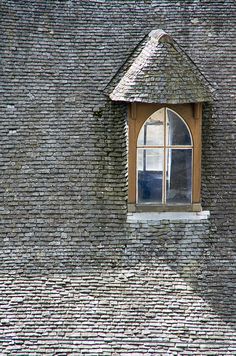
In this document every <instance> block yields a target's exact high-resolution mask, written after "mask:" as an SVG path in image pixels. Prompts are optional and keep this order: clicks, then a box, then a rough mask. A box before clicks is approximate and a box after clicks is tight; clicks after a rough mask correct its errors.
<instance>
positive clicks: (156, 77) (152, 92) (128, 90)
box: [109, 30, 212, 104]
mask: <svg viewBox="0 0 236 356" xmlns="http://www.w3.org/2000/svg"><path fill="white" fill-rule="evenodd" d="M136 51H137V52H138V51H139V48H137V49H136ZM132 56H133V57H134V58H135V53H134V54H132ZM119 75H120V71H119V72H118V73H117V77H118V76H119ZM119 79H120V78H119ZM109 96H110V98H111V99H112V100H115V101H126V102H145V103H170V104H178V103H191V102H205V101H211V100H212V95H211V87H210V85H209V83H208V82H207V81H206V79H205V77H204V76H203V75H202V74H201V72H200V71H199V69H198V68H197V66H196V65H195V64H194V63H193V62H192V60H191V59H190V58H189V57H188V56H187V54H186V53H185V52H184V51H183V50H182V49H181V48H180V47H179V46H178V44H177V43H176V42H175V41H174V40H173V39H172V38H171V37H170V36H169V35H167V34H166V33H165V32H164V31H162V30H154V31H151V32H150V34H149V38H148V40H147V41H146V43H145V46H144V48H142V50H141V52H140V53H139V54H138V55H137V56H136V58H135V59H134V60H133V62H132V63H131V65H130V67H129V69H128V70H127V71H126V72H125V74H124V75H123V77H122V78H121V79H120V80H119V82H118V84H117V85H116V86H115V88H113V90H112V92H111V93H110V95H109Z"/></svg>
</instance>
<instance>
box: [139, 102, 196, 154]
mask: <svg viewBox="0 0 236 356" xmlns="http://www.w3.org/2000/svg"><path fill="white" fill-rule="evenodd" d="M192 144H193V142H192V135H191V132H190V130H189V128H188V126H187V124H186V122H185V121H184V119H183V118H182V117H181V116H180V115H178V114H177V113H176V112H175V111H173V110H171V109H169V108H162V109H159V110H157V111H155V112H154V113H153V114H152V115H151V116H150V117H149V118H148V119H147V120H146V121H145V123H144V124H143V126H142V128H141V130H140V132H139V135H138V141H137V145H138V146H161V147H162V146H192Z"/></svg>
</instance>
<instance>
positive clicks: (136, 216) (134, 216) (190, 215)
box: [127, 210, 210, 223]
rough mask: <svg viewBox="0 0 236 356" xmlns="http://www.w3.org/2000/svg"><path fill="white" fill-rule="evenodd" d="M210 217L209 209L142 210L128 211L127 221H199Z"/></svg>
mask: <svg viewBox="0 0 236 356" xmlns="http://www.w3.org/2000/svg"><path fill="white" fill-rule="evenodd" d="M209 217H210V211H208V210H206V211H200V212H179V211H178V212H177V211H176V212H169V211H166V212H155V213H154V212H153V213H152V212H143V213H128V214H127V222H130V223H135V222H146V221H160V220H169V221H199V220H208V219H209Z"/></svg>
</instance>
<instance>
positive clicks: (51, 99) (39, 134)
mask: <svg viewBox="0 0 236 356" xmlns="http://www.w3.org/2000/svg"><path fill="white" fill-rule="evenodd" d="M234 13H235V4H234V1H230V0H228V1H219V0H218V1H216V2H214V3H213V2H211V1H186V2H184V3H183V4H182V2H177V1H165V0H163V1H161V2H160V1H128V0H127V1H126V0H122V1H121V0H119V1H118V0H115V1H112V2H111V1H107V0H95V1H93V0H91V1H83V0H80V1H73V0H71V1H64V0H63V1H46V0H45V1H40V2H39V1H36V0H33V1H30V2H28V1H13V0H2V1H1V2H0V16H1V21H0V52H1V56H0V58H1V66H0V98H1V100H0V112H1V116H0V117H1V125H0V136H1V139H0V165H1V169H0V182H1V185H0V189H1V192H0V214H1V216H0V218H1V220H0V221H1V239H0V244H1V248H0V265H1V269H0V289H1V294H0V298H1V303H0V309H1V317H0V352H1V354H2V355H80V354H81V355H82V354H84V355H113V356H115V355H124V356H125V355H187V354H189V355H234V354H235V353H236V335H235V304H236V303H235V242H234V232H235V226H234V223H235V209H234V205H233V203H234V202H235V200H234V199H235V171H234V165H233V161H234V160H235V157H234V156H235V155H234V152H233V145H234V140H235V136H234V135H235V130H234V126H233V118H234V114H235V100H234V91H233V90H234V89H235V81H234V77H233V75H234V68H233V63H235V52H234V46H235V44H234V42H235V41H234V38H235V26H234V23H235V17H234ZM156 28H163V29H164V30H165V31H166V32H169V33H170V34H171V35H173V37H174V38H175V39H176V40H177V41H178V43H179V44H180V45H181V46H182V48H183V49H184V50H185V51H186V53H187V54H188V55H190V57H191V58H192V59H193V60H194V62H195V63H196V64H197V65H198V66H199V68H200V69H201V71H202V72H203V74H204V75H205V77H206V78H207V80H209V82H210V83H211V84H212V85H213V86H214V87H215V89H216V97H215V101H214V103H213V105H212V106H211V107H210V106H209V105H206V106H205V108H204V122H203V177H202V181H203V184H202V197H203V206H204V209H205V210H210V214H211V218H210V219H209V220H199V221H192V220H189V221H186V220H181V219H180V220H161V221H155V220H150V221H138V222H127V207H126V204H127V152H126V151H127V150H126V147H127V144H126V140H127V122H126V117H127V115H126V106H125V105H123V104H121V103H111V102H110V101H109V99H108V98H107V96H106V95H105V94H104V88H105V87H106V86H107V85H108V83H109V82H110V80H111V79H112V77H113V76H114V75H115V73H116V71H117V70H118V69H119V67H120V66H121V65H122V64H123V63H124V61H125V60H126V59H127V58H128V56H129V55H130V54H131V53H132V51H133V49H134V48H135V46H136V45H137V44H138V43H139V41H141V40H142V38H143V36H144V35H146V34H147V33H149V31H150V30H152V29H156Z"/></svg>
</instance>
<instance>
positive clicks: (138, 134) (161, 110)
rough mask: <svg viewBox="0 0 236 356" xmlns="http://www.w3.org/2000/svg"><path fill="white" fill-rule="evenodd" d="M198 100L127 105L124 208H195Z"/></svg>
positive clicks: (198, 206)
mask: <svg viewBox="0 0 236 356" xmlns="http://www.w3.org/2000/svg"><path fill="white" fill-rule="evenodd" d="M201 115H202V107H201V104H198V103H197V104H173V105H169V104H166V105H162V104H147V103H131V104H130V107H129V155H128V158H129V159H128V161H129V162H128V168H129V175H128V179H129V182H128V186H129V194H128V203H129V205H128V209H129V211H131V212H132V211H166V210H167V211H168V210H174V211H175V210H178V211H179V210H184V211H200V210H201V194H200V192H201Z"/></svg>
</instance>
